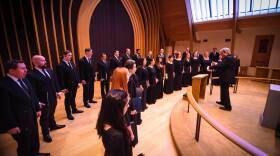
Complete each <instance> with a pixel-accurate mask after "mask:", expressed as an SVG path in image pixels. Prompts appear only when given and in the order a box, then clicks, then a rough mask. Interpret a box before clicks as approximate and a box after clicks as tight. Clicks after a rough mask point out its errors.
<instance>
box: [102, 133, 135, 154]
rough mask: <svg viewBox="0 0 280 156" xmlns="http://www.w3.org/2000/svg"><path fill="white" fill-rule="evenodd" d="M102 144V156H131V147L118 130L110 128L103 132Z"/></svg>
mask: <svg viewBox="0 0 280 156" xmlns="http://www.w3.org/2000/svg"><path fill="white" fill-rule="evenodd" d="M102 142H103V145H104V148H105V153H104V156H132V146H131V145H129V143H128V138H125V135H124V134H123V133H122V132H121V131H119V130H116V129H114V128H110V129H108V130H107V131H105V133H104V134H103V135H102Z"/></svg>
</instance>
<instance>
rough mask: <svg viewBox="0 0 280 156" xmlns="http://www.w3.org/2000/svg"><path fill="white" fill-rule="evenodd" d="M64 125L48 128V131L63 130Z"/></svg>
mask: <svg viewBox="0 0 280 156" xmlns="http://www.w3.org/2000/svg"><path fill="white" fill-rule="evenodd" d="M64 127H65V125H55V126H53V127H51V128H50V131H54V130H57V129H61V128H64Z"/></svg>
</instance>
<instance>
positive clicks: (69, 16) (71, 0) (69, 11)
mask: <svg viewBox="0 0 280 156" xmlns="http://www.w3.org/2000/svg"><path fill="white" fill-rule="evenodd" d="M72 4H73V0H70V4H69V8H68V18H69V20H68V27H69V37H70V45H71V51H72V55H73V61H74V62H75V60H76V59H75V58H76V57H75V52H74V44H73V36H72V35H73V34H72V23H71V20H72V19H71V17H72V14H71V13H72Z"/></svg>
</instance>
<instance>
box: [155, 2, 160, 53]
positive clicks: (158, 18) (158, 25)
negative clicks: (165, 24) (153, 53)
mask: <svg viewBox="0 0 280 156" xmlns="http://www.w3.org/2000/svg"><path fill="white" fill-rule="evenodd" d="M154 7H155V17H156V34H155V37H156V50H157V53H159V49H160V32H159V29H160V15H159V4H158V0H155V1H154Z"/></svg>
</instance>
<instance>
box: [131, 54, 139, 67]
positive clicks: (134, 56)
mask: <svg viewBox="0 0 280 156" xmlns="http://www.w3.org/2000/svg"><path fill="white" fill-rule="evenodd" d="M140 58H141V56H140V55H139V54H137V53H135V54H134V55H132V59H133V60H134V61H135V63H136V66H137V67H138V66H139V65H140Z"/></svg>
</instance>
